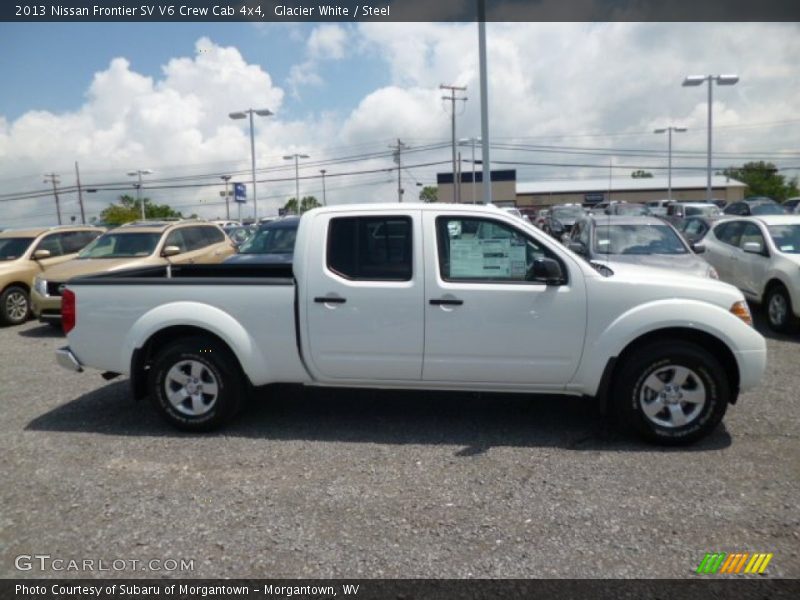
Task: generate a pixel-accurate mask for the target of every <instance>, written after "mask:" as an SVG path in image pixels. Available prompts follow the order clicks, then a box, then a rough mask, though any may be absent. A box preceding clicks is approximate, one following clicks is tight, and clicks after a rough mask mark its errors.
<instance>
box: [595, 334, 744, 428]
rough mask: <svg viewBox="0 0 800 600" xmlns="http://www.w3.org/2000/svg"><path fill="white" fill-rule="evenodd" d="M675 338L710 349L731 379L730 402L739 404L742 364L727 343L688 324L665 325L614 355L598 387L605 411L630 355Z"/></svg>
mask: <svg viewBox="0 0 800 600" xmlns="http://www.w3.org/2000/svg"><path fill="white" fill-rule="evenodd" d="M664 341H676V342H689V343H693V344H696V345H697V346H699V347H701V348H703V349H704V350H706V351H708V352H710V353H711V354H713V355H714V357H715V358H716V359H717V360H719V362H720V364H721V365H722V368H723V369H725V373H726V375H727V378H728V383H729V384H730V389H731V399H730V403H731V404H736V400H737V398H738V396H739V380H740V374H739V365H738V364H737V362H736V357H735V356H734V354H733V352H732V351H731V349H730V348H729V347H728V345H727V344H726V343H725V342H723V341H722V340H721V339H719V338H718V337H716V336H714V335H712V334H710V333H708V332H706V331H702V330H699V329H691V328H688V327H666V328H662V329H656V330H654V331H649V332H647V333H645V334H643V335H640V336H639V337H637V338H636V339H634V340H632V341H631V342H629V343H628V345H627V346H625V347H624V348H623V349H622V351H621V352H620V353H619V354H618V355H617V356H613V357H611V358H610V359H609V360H608V362H607V363H606V367H605V369H604V370H603V377H602V380H601V383H600V387H599V388H598V397H599V398H598V399H599V401H600V406H601V409H602V410H603V412H606V411H607V408H608V402H609V397H608V396H609V393H610V390H612V389H613V388H614V381H615V378H616V377H617V376H618V375H619V373H620V371H621V370H622V367H623V365H625V363H626V361H627V360H628V358H630V357H631V356H633V355H635V354H636V353H637V352H638V351H639V350H640V349H641V348H643V347H644V346H646V345H648V344H651V343H653V342H664Z"/></svg>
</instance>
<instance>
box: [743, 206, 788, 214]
mask: <svg viewBox="0 0 800 600" xmlns="http://www.w3.org/2000/svg"><path fill="white" fill-rule="evenodd" d="M750 212H751V213H752V214H754V215H785V214H786V210H785V209H784V208H783V207H782V206H781V205H780V204H756V205H755V206H751V207H750Z"/></svg>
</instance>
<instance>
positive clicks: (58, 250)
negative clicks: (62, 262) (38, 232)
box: [36, 233, 65, 256]
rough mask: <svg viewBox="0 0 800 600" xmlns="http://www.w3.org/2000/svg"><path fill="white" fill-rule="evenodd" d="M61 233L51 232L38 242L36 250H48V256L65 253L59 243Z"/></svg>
mask: <svg viewBox="0 0 800 600" xmlns="http://www.w3.org/2000/svg"><path fill="white" fill-rule="evenodd" d="M63 235H64V234H63V233H51V234H50V235H48V236H46V237H45V238H44V239H43V240H42V241H41V242H39V245H38V246H36V250H49V251H50V256H63V255H64V254H65V252H64V247H63V246H62V245H61V238H62V237H63Z"/></svg>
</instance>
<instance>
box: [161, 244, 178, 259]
mask: <svg viewBox="0 0 800 600" xmlns="http://www.w3.org/2000/svg"><path fill="white" fill-rule="evenodd" d="M180 253H181V249H180V248H178V247H177V246H165V247H164V250H162V251H161V256H166V257H169V256H175V255H176V254H180Z"/></svg>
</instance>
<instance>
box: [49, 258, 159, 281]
mask: <svg viewBox="0 0 800 600" xmlns="http://www.w3.org/2000/svg"><path fill="white" fill-rule="evenodd" d="M156 264H160V263H156V262H154V261H153V259H152V258H150V257H149V256H148V257H143V258H136V259H131V258H73V259H72V260H68V261H67V262H63V263H61V264H60V265H54V266H52V267H50V268H49V269H45V271H44V272H43V273H42V275H41V277H42V278H43V279H46V280H48V281H67V280H68V279H72V278H73V277H78V276H79V275H92V274H94V273H106V272H109V271H119V270H121V269H132V268H136V267H145V266H154V265H156Z"/></svg>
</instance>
